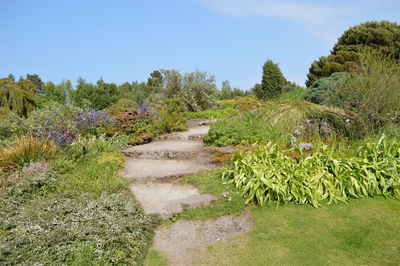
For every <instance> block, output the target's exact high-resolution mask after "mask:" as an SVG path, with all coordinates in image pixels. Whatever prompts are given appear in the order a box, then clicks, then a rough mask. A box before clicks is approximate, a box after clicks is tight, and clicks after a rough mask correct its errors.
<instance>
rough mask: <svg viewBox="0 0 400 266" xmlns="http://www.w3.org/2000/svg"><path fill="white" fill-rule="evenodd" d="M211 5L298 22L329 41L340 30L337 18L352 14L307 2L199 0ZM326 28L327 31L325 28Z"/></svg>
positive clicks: (350, 10) (235, 13)
mask: <svg viewBox="0 0 400 266" xmlns="http://www.w3.org/2000/svg"><path fill="white" fill-rule="evenodd" d="M199 1H200V2H202V3H203V4H205V5H207V6H208V7H210V8H213V9H215V10H218V11H220V12H223V13H226V14H230V15H233V16H241V17H248V16H266V17H277V18H284V19H290V20H292V21H295V22H301V23H302V24H303V25H304V26H305V29H306V30H308V31H311V32H313V33H314V34H316V35H317V36H318V37H319V38H320V39H322V40H324V41H327V42H330V43H331V42H332V41H333V40H335V39H336V38H337V37H338V36H337V35H338V33H339V32H341V31H342V27H341V25H340V22H339V21H340V20H341V19H342V18H344V17H346V16H349V15H351V14H354V13H355V12H357V9H355V8H352V7H334V6H329V5H323V4H306V3H299V1H297V2H294V1H278V0H199ZM328 29H329V30H328Z"/></svg>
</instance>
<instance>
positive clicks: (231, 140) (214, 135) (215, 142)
mask: <svg viewBox="0 0 400 266" xmlns="http://www.w3.org/2000/svg"><path fill="white" fill-rule="evenodd" d="M272 130H273V129H272V128H271V127H269V126H268V124H267V123H265V122H263V121H262V120H261V119H259V118H258V117H257V116H256V115H255V114H251V113H248V114H245V115H244V116H243V117H240V118H230V119H225V120H220V121H217V122H216V123H214V124H212V126H211V129H210V131H209V132H208V135H207V136H206V137H205V138H204V141H205V142H206V143H207V144H208V145H210V146H218V147H224V146H231V145H238V144H253V143H256V142H257V143H263V142H267V139H268V138H269V137H270V136H272V135H273V134H274V133H273V132H272Z"/></svg>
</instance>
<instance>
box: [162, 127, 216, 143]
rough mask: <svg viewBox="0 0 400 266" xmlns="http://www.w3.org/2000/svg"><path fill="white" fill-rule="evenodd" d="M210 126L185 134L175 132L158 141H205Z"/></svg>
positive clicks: (193, 129) (196, 128) (185, 132)
mask: <svg viewBox="0 0 400 266" xmlns="http://www.w3.org/2000/svg"><path fill="white" fill-rule="evenodd" d="M209 129H210V127H209V126H198V127H193V128H190V129H189V130H188V131H184V132H174V133H171V134H166V135H162V136H159V137H157V138H156V140H203V139H204V138H205V136H207V133H208V130H209Z"/></svg>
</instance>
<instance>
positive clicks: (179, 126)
mask: <svg viewBox="0 0 400 266" xmlns="http://www.w3.org/2000/svg"><path fill="white" fill-rule="evenodd" d="M185 109H186V108H185V104H184V103H183V102H182V101H181V100H180V99H178V98H172V99H167V100H166V101H165V102H164V104H163V105H162V106H161V108H160V110H159V112H158V113H157V121H156V124H155V126H156V128H158V130H159V132H160V133H170V132H172V131H182V130H185V129H187V125H186V123H185V122H186V119H185V117H184V115H183V112H184V111H185Z"/></svg>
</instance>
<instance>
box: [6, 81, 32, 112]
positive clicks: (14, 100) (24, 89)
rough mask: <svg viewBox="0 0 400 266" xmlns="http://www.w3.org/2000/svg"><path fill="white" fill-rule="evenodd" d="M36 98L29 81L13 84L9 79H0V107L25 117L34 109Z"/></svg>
mask: <svg viewBox="0 0 400 266" xmlns="http://www.w3.org/2000/svg"><path fill="white" fill-rule="evenodd" d="M36 97H37V91H36V87H35V85H33V83H32V82H31V81H29V80H22V81H19V82H14V81H12V80H11V79H9V78H2V79H0V107H2V108H4V109H8V110H10V111H12V112H14V113H16V114H18V115H19V116H23V117H27V116H28V113H29V112H30V111H32V110H33V109H34V108H35V102H34V99H35V98H36Z"/></svg>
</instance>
